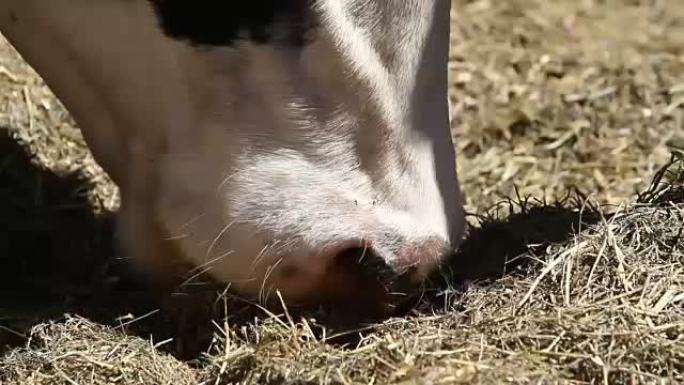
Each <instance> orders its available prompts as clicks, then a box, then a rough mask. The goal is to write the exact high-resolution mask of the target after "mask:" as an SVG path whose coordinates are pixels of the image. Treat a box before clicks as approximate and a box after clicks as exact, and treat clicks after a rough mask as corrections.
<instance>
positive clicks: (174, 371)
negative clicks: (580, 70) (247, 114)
mask: <svg viewBox="0 0 684 385" xmlns="http://www.w3.org/2000/svg"><path fill="white" fill-rule="evenodd" d="M682 161H683V160H682V159H681V157H676V158H675V159H674V162H673V163H672V164H671V165H670V166H668V167H667V168H665V169H664V170H663V171H662V172H660V173H658V176H657V177H656V179H655V181H654V183H653V187H652V188H651V189H649V191H651V192H654V191H660V192H663V191H680V190H678V189H681V187H682V185H681V184H679V185H676V184H673V181H679V182H681V181H682V176H683V175H682V173H681V171H682V165H683V163H682ZM663 176H666V177H663ZM668 181H669V182H668ZM647 196H650V197H651V198H650V199H649V198H647ZM664 196H665V195H664V194H661V193H652V194H650V195H648V194H642V199H641V201H640V202H637V203H635V204H633V205H630V206H629V207H618V208H617V209H616V210H615V211H614V212H612V213H611V214H610V215H605V216H598V217H596V218H594V219H595V221H596V223H595V224H593V225H586V226H588V227H586V228H585V229H584V230H583V231H582V232H580V233H578V234H575V235H573V236H571V237H570V239H569V240H566V241H564V242H556V241H558V240H557V239H550V240H548V241H547V242H544V243H543V245H542V244H541V243H536V244H532V245H530V247H528V248H527V251H525V252H523V253H521V254H520V255H516V256H513V257H514V258H512V260H513V261H514V262H515V263H514V264H511V263H512V262H513V261H511V260H509V261H508V263H509V267H508V268H507V273H506V274H505V275H504V276H503V277H502V278H499V279H496V280H483V281H470V282H468V283H466V284H465V285H464V287H463V288H462V289H460V290H455V289H447V290H442V291H440V292H439V293H438V294H436V295H435V296H433V297H432V298H426V300H425V301H423V302H422V303H421V304H419V305H418V306H417V307H416V308H415V309H414V310H413V311H412V312H411V314H409V315H408V316H405V317H397V318H393V319H390V320H387V321H386V322H384V323H382V324H379V325H371V326H368V327H367V328H365V329H360V330H356V331H347V332H341V333H342V334H345V333H346V334H347V336H349V335H356V336H357V337H358V339H357V340H356V342H354V343H347V344H340V343H339V342H338V341H340V340H341V338H342V337H343V336H341V335H335V334H334V332H332V331H329V330H325V329H321V326H320V325H318V324H317V322H316V320H314V319H312V318H307V316H303V317H301V318H294V317H292V316H290V314H289V313H288V312H283V314H282V315H277V316H276V315H273V314H270V315H269V314H267V313H264V314H265V315H264V316H259V317H256V318H255V319H254V320H253V321H252V322H249V323H241V324H237V323H236V324H232V323H231V322H232V321H231V320H230V319H227V320H225V322H223V323H221V322H217V323H216V324H215V327H216V328H217V329H216V330H217V333H216V335H215V338H214V341H213V343H212V345H211V347H210V348H209V350H208V352H207V353H206V354H205V355H203V357H202V358H201V359H200V360H199V361H200V362H199V363H198V364H197V365H195V366H194V367H192V368H191V367H190V366H188V365H186V364H185V363H182V362H179V361H177V360H175V359H173V358H170V357H168V356H166V355H164V354H160V353H158V351H157V349H156V347H155V345H154V344H153V343H151V342H149V341H146V340H143V339H140V338H137V337H128V336H126V335H124V334H122V333H119V332H115V331H112V330H111V329H108V328H105V327H103V326H99V325H95V324H93V323H90V322H88V321H86V320H83V319H79V318H67V320H66V322H64V323H61V324H54V323H53V324H48V325H39V326H37V327H36V328H35V329H34V330H33V332H32V337H31V340H30V341H29V343H28V345H27V347H26V348H24V349H19V350H15V351H14V352H12V353H10V354H9V355H7V356H6V357H4V358H2V359H1V360H0V373H1V374H0V379H1V380H2V383H3V384H4V383H10V384H22V385H23V384H42V383H45V384H47V383H50V384H77V383H89V384H110V383H119V384H125V383H141V384H165V383H174V384H184V383H202V384H233V383H244V384H274V383H297V384H318V383H329V384H354V383H401V384H423V383H425V384H437V383H456V384H458V383H462V384H473V383H480V384H501V383H516V384H517V383H519V384H527V383H531V382H535V383H567V384H575V383H597V384H598V383H605V384H608V383H611V384H614V383H615V384H617V383H625V384H627V383H681V382H682V381H684V237H682V233H683V229H684V201H683V200H681V199H678V200H674V199H670V200H665V199H664V198H663V197H664ZM679 197H680V198H681V195H679ZM558 210H559V208H558V207H556V208H555V209H554V211H552V212H557V211H558ZM526 212H528V213H533V214H534V213H538V211H535V210H533V209H532V208H529V207H528V209H527V210H526ZM570 212H576V208H570ZM516 215H521V212H520V211H518V212H517V213H514V214H513V215H512V216H509V217H508V218H515V217H516ZM534 215H537V214H534ZM508 218H502V219H501V222H500V223H498V226H500V228H504V227H505V226H506V224H507V223H508V224H509V225H510V226H513V227H515V228H518V227H519V223H521V222H519V221H520V219H516V221H517V222H515V221H514V222H506V219H508ZM536 218H537V220H539V221H540V222H539V224H537V225H535V226H533V228H537V227H539V226H540V224H543V223H544V222H543V221H544V220H545V219H544V217H543V215H542V216H537V217H536ZM528 220H531V219H529V218H528ZM491 221H492V219H491V218H490V220H489V222H486V224H485V225H484V227H486V226H491ZM511 223H513V224H512V225H511ZM478 231H483V230H481V229H474V230H473V231H472V234H471V236H470V238H469V239H470V240H472V239H475V240H477V242H479V243H480V247H479V248H478V247H477V245H471V246H470V248H469V249H468V250H469V251H467V253H474V254H473V255H461V256H458V257H457V258H465V259H467V258H476V257H479V258H485V259H486V258H494V257H497V256H496V255H492V254H488V251H491V250H493V252H494V253H499V252H500V248H488V245H490V244H492V243H496V242H497V241H498V240H497V239H485V238H483V237H477V236H476V235H477V234H478ZM537 240H538V241H540V242H541V241H542V240H541V239H537ZM437 303H440V305H435V304H437ZM169 381H170V382H169Z"/></svg>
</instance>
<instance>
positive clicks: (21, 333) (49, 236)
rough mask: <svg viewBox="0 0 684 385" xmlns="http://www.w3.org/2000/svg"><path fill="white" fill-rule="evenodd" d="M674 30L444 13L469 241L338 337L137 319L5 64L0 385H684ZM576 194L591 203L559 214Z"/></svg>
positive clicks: (51, 140) (66, 140)
mask: <svg viewBox="0 0 684 385" xmlns="http://www.w3.org/2000/svg"><path fill="white" fill-rule="evenodd" d="M682 20H684V3H680V2H677V1H669V2H668V1H660V0H654V1H641V0H607V1H592V0H577V1H570V0H567V1H556V2H553V3H549V2H544V1H542V0H510V1H497V2H495V1H487V0H476V1H466V0H455V1H454V24H453V30H454V37H453V41H452V43H453V49H452V58H451V64H450V71H451V82H452V87H451V97H452V100H453V101H454V107H455V108H454V118H455V119H454V123H453V125H454V127H455V134H456V135H457V147H458V151H459V159H458V161H459V173H460V180H461V183H462V185H463V187H464V192H465V196H466V203H467V205H468V208H469V210H470V211H472V212H473V213H477V214H476V215H473V216H472V217H471V219H472V221H471V222H472V223H473V227H472V229H470V232H469V234H468V238H467V241H466V243H465V244H464V247H463V248H462V250H461V252H460V253H459V254H458V255H455V256H454V257H453V258H452V259H451V260H450V261H449V262H448V264H447V265H446V266H445V267H448V268H445V269H444V270H443V271H442V274H440V275H437V276H435V277H433V280H432V283H431V286H429V287H427V288H426V291H425V293H424V297H423V298H421V300H420V301H418V302H417V304H416V306H415V308H413V309H411V310H410V312H409V314H407V315H403V316H397V317H395V318H392V319H389V320H387V321H386V322H384V323H382V324H379V325H371V326H369V327H367V328H365V329H362V330H356V331H347V332H343V331H339V330H333V329H330V328H329V327H325V326H323V321H324V320H323V318H322V315H321V314H320V313H319V312H311V311H308V312H307V311H305V312H303V313H295V312H288V313H284V314H281V315H277V316H276V315H273V314H269V313H266V312H264V311H262V310H261V309H259V308H254V307H250V306H247V307H248V308H249V311H248V312H245V314H242V313H243V312H244V309H243V308H244V307H245V304H244V303H242V302H239V301H237V300H234V299H228V298H226V297H222V296H219V299H223V300H224V301H218V302H211V301H209V305H208V306H207V307H208V308H209V311H208V312H209V313H212V314H211V317H208V318H206V319H205V318H203V317H201V316H197V317H194V318H193V317H186V318H182V320H181V321H178V320H177V319H176V318H175V316H174V315H172V314H169V313H167V312H166V311H160V310H155V311H153V312H149V311H150V308H149V306H152V307H153V308H154V309H156V307H155V306H156V304H155V303H154V302H151V303H148V302H146V301H147V300H144V301H143V299H142V298H140V295H139V292H137V291H135V290H134V289H132V288H128V287H127V286H126V285H125V284H122V283H119V282H118V280H119V279H120V277H119V276H117V275H112V273H111V272H109V270H108V269H107V265H108V264H109V263H111V261H110V260H109V259H110V255H111V246H110V245H109V241H108V240H105V241H102V239H101V238H102V237H105V238H106V234H110V235H111V230H110V229H109V227H108V224H107V222H106V221H103V220H102V219H100V218H99V217H97V216H93V215H92V213H93V211H95V212H96V213H102V212H106V211H108V210H113V209H114V208H115V207H116V201H117V197H116V189H115V188H114V187H113V186H112V185H111V183H110V182H109V181H108V179H107V178H106V176H104V175H103V174H102V172H101V170H99V168H98V167H97V166H96V165H95V164H94V162H93V161H92V158H91V157H90V155H89V154H88V152H87V150H85V148H84V145H83V142H82V139H81V138H80V135H79V133H78V131H77V130H76V129H75V127H74V125H73V123H72V122H71V120H70V119H69V117H68V115H67V114H66V113H65V112H64V110H63V109H62V108H61V106H60V105H59V104H58V102H56V101H55V99H54V97H53V96H52V95H51V94H50V93H49V92H48V91H47V90H46V89H45V87H44V86H43V85H42V83H41V82H40V80H39V79H38V78H37V77H36V76H35V74H33V73H32V72H31V71H30V70H29V69H28V68H27V67H26V66H25V65H24V64H23V63H22V62H21V61H20V60H18V59H17V57H16V56H15V55H14V54H13V53H12V52H11V51H10V50H9V48H8V47H7V46H6V45H4V44H0V50H2V51H0V89H2V90H3V92H2V93H0V123H1V124H0V126H7V127H9V128H10V132H11V135H12V139H11V140H10V142H11V145H10V146H9V147H5V146H4V144H3V146H2V147H1V148H2V149H3V150H2V153H1V154H0V166H2V167H0V182H1V183H0V193H2V194H1V195H0V197H2V199H0V203H1V205H0V210H2V211H1V212H0V224H3V223H4V224H3V226H4V227H3V228H6V229H8V230H10V231H12V233H11V234H13V235H12V238H11V239H10V238H8V239H3V238H2V233H3V232H2V228H0V249H2V248H3V247H4V245H9V246H8V247H7V250H10V251H11V256H10V254H8V255H7V256H5V255H1V254H0V273H2V279H0V345H1V344H5V343H9V342H12V344H11V345H8V349H7V350H6V352H5V353H3V355H2V356H1V358H0V384H2V385H5V384H12V385H15V384H17V385H28V384H56V385H61V384H69V385H73V384H94V385H100V384H102V385H104V384H186V383H187V384H191V383H201V384H232V383H242V384H276V383H278V384H280V383H297V384H319V383H321V384H325V383H327V384H375V383H377V384H382V383H397V384H440V383H449V384H459V383H460V384H474V383H479V384H502V383H510V384H528V383H537V384H585V383H586V384H637V383H638V384H674V383H684V257H683V253H684V240H683V239H682V234H683V232H684V230H682V229H684V159H683V158H682V156H681V155H678V154H677V153H675V155H674V156H673V159H672V163H671V164H670V165H669V166H668V167H666V168H664V169H662V170H660V171H659V170H658V167H659V166H658V165H661V164H665V163H666V162H667V159H668V156H670V155H669V154H670V152H671V151H672V150H673V149H676V148H679V147H684V145H682V143H683V142H682V140H684V139H683V138H684V133H683V132H684V131H683V130H682V129H683V128H684V126H682V121H683V120H682V114H684V108H682V107H684V86H682V84H684V22H682ZM2 143H4V142H1V143H0V144H2ZM17 143H19V144H20V145H21V146H23V149H26V150H27V151H28V153H29V155H31V159H30V160H29V159H25V155H24V154H23V152H22V151H19V149H17V148H15V147H17V146H16V144H17ZM28 163H31V165H28ZM74 173H77V174H78V175H80V176H79V178H72V177H71V176H70V175H73V174H74ZM20 174H21V175H20ZM653 175H655V179H654V180H652V181H651V180H650V179H649V178H650V177H651V176H653ZM84 179H85V180H86V181H87V182H84ZM514 182H515V183H514ZM2 183H6V184H7V185H6V186H5V185H4V184H2ZM15 186H20V188H15ZM574 187H578V188H580V189H581V190H582V191H583V192H585V193H587V192H591V194H587V195H588V197H585V196H583V195H581V194H575V193H571V194H570V197H571V198H572V199H565V200H564V199H561V200H560V201H557V200H556V199H554V198H555V197H558V196H561V197H562V196H565V194H567V193H568V191H573V188H574ZM636 191H642V193H641V194H637V193H636ZM83 195H86V196H87V197H88V200H85V199H84V197H83ZM527 196H533V197H536V201H535V200H534V199H532V200H528V199H527V198H525V197H527ZM502 197H503V198H508V199H503V198H502ZM509 197H512V199H511V198H509ZM502 199H503V203H501V201H502ZM547 201H548V202H552V203H548V204H547V203H545V202H547ZM553 202H558V203H553ZM589 202H593V203H592V204H589ZM623 202H634V203H623ZM65 207H66V208H65ZM93 208H94V209H93ZM64 210H66V211H64ZM2 213H4V214H2ZM26 217H29V220H27V219H26ZM65 218H68V220H67V219H65ZM2 219H5V220H6V221H5V222H6V223H5V222H3V221H2ZM17 224H21V231H20V233H21V234H23V235H21V234H19V232H17V230H16V228H17V227H16V226H17ZM17 234H19V235H17ZM36 234H38V235H40V237H41V238H40V240H43V241H32V240H31V239H32V238H31V237H35V236H36ZM59 234H66V235H59ZM103 234H104V235H103ZM20 235H21V236H20ZM17 237H18V238H17ZM16 239H19V240H21V244H20V245H17V244H16V242H15V243H12V241H13V240H16ZM28 243H30V245H28V246H30V247H28V246H27V245H26V244H28ZM27 247H28V248H27ZM55 250H57V251H55ZM0 251H2V250H0ZM62 254H64V255H62ZM41 256H42V257H46V256H47V257H46V258H48V257H49V260H51V259H52V258H56V259H57V260H58V261H59V262H58V263H55V264H52V265H50V264H49V263H47V261H48V259H40V257H41ZM67 260H72V261H74V262H73V263H71V264H67V263H64V261H67ZM103 260H104V261H103ZM36 261H38V262H36ZM38 264H41V265H45V266H47V267H46V269H45V271H40V272H39V273H40V274H38V273H37V272H36V270H35V268H36V266H37V265H38ZM8 266H9V267H10V268H8ZM72 270H73V271H75V272H76V273H77V274H76V273H74V274H72ZM67 272H69V273H67ZM55 276H59V277H55ZM66 282H69V284H66ZM445 283H447V284H448V285H447V286H445V285H444V284H445ZM122 285H123V286H122ZM113 287H114V288H116V289H113ZM121 287H123V288H125V290H123V291H122V289H121ZM126 290H128V291H126ZM27 293H28V294H27ZM212 299H214V298H212ZM193 301H194V300H193V299H192V298H187V299H186V302H193ZM224 306H225V307H227V313H228V314H229V315H230V317H227V318H226V317H221V316H217V314H223V313H225V312H226V311H225V310H223V307H224ZM183 307H184V305H182V306H181V308H183ZM217 309H218V311H217ZM64 312H72V313H75V314H80V316H68V317H66V318H62V317H61V314H62V313H64ZM128 313H132V314H128ZM191 313H192V311H191ZM121 315H126V317H124V318H119V316H121ZM82 316H85V317H86V318H83V317H82ZM91 320H92V321H91ZM95 320H96V321H97V322H94V321H95ZM122 320H124V321H122ZM212 320H213V321H212ZM30 325H36V326H34V327H33V328H32V329H31V328H30ZM105 325H109V326H105ZM337 333H343V335H339V334H337ZM212 335H213V337H212ZM139 336H142V337H139ZM10 337H12V338H10ZM25 337H26V338H25ZM169 337H173V340H172V341H169V340H168V338H169ZM17 344H19V345H20V346H19V347H16V346H17ZM193 344H194V345H193ZM190 345H192V346H191V347H190V348H188V346H190ZM13 347H14V348H13ZM187 349H190V350H193V351H195V353H186V352H184V350H187ZM198 351H199V352H204V353H203V354H199V355H198V354H196V352H198ZM166 352H171V353H173V354H174V355H175V356H176V357H175V358H174V357H173V356H170V355H167V354H166ZM188 356H189V357H191V358H194V359H193V360H190V359H188Z"/></svg>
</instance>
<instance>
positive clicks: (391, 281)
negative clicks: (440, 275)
mask: <svg viewBox="0 0 684 385" xmlns="http://www.w3.org/2000/svg"><path fill="white" fill-rule="evenodd" d="M430 247H431V248H432V249H434V247H435V245H434V244H432V243H431V244H430ZM432 249H429V250H428V249H426V246H425V244H424V243H421V244H420V245H417V244H409V245H407V246H405V247H403V248H402V249H400V252H399V253H397V254H396V256H395V257H394V258H393V259H391V260H390V262H388V259H386V258H382V257H381V256H380V255H379V253H377V252H375V251H374V250H373V249H372V248H370V247H354V248H348V249H344V250H342V251H341V252H339V253H338V254H337V256H336V257H335V258H334V260H333V264H332V266H330V270H329V273H328V274H327V276H326V277H325V279H324V282H323V285H322V287H321V289H322V292H321V294H323V296H324V297H325V298H327V300H328V303H329V304H330V305H331V306H332V308H333V309H334V310H333V312H334V313H336V314H337V316H338V317H345V318H348V317H352V318H354V319H357V320H358V319H366V320H374V319H375V320H377V319H381V318H383V317H387V316H390V315H393V314H395V313H396V310H397V309H398V308H400V307H401V306H403V305H404V303H405V302H406V301H409V300H411V299H412V297H413V296H412V295H413V294H415V293H417V292H418V289H419V288H420V284H421V283H422V279H420V277H419V275H420V269H421V265H422V264H421V258H424V256H423V255H420V253H421V252H424V251H426V250H427V251H430V250H432Z"/></svg>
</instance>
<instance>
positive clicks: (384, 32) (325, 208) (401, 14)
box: [153, 0, 463, 301]
mask: <svg viewBox="0 0 684 385" xmlns="http://www.w3.org/2000/svg"><path fill="white" fill-rule="evenodd" d="M226 3H230V2H226ZM256 3H263V2H260V1H256ZM267 3H269V6H268V7H266V8H264V9H258V8H259V7H256V8H255V9H252V10H251V11H250V12H249V13H248V14H246V15H243V16H244V17H243V18H241V17H239V15H237V16H236V15H235V14H234V15H233V17H232V19H231V22H230V23H229V25H226V24H225V23H224V24H221V22H220V18H219V17H218V15H221V14H223V15H226V14H227V13H226V12H228V14H229V13H230V12H240V10H237V9H232V10H222V9H221V7H219V8H216V9H205V10H204V11H201V12H199V11H196V10H195V13H193V12H189V13H188V12H186V13H184V12H183V11H184V10H185V11H187V9H188V8H191V7H196V6H199V5H198V3H196V2H187V1H185V0H178V1H168V0H167V1H163V0H160V1H156V2H153V4H154V8H155V10H156V13H157V16H158V17H159V19H160V20H161V23H160V24H161V25H162V26H163V28H164V30H165V33H166V34H167V36H170V37H171V38H173V39H174V40H176V41H178V44H184V45H186V46H187V47H188V48H187V50H188V52H192V55H193V69H194V71H193V72H192V74H191V76H192V79H191V81H190V82H189V84H191V86H190V91H189V94H190V96H191V97H190V99H191V100H192V101H193V103H195V107H194V110H193V112H194V125H193V127H191V128H188V130H185V131H183V130H180V131H179V132H175V133H173V134H171V135H169V137H168V148H167V153H166V155H165V160H164V161H163V162H162V165H163V166H162V167H164V172H163V173H162V181H163V184H162V186H163V187H162V188H160V189H159V191H160V196H159V199H158V200H156V201H155V205H156V207H155V210H156V214H155V215H157V216H158V220H159V222H160V223H161V224H162V226H163V227H164V229H165V232H166V233H167V234H168V236H169V238H171V239H175V242H176V243H177V245H178V247H179V249H180V250H181V253H182V254H183V255H184V256H186V257H188V258H189V259H190V260H191V261H192V262H193V263H194V264H195V265H198V266H203V267H206V268H207V270H208V272H209V274H210V275H212V276H213V277H215V278H216V279H218V280H220V281H224V282H230V283H231V285H232V287H233V288H235V289H237V291H239V292H242V293H246V294H250V295H260V296H262V297H263V296H269V295H272V294H273V293H274V290H275V289H278V290H280V291H281V292H282V293H283V294H284V296H285V297H286V298H287V299H290V300H292V301H299V300H310V299H320V297H322V296H323V297H324V296H328V295H330V296H345V295H347V296H348V295H352V296H354V295H359V294H360V293H359V290H358V289H359V288H360V287H362V286H363V285H365V284H363V285H362V284H360V283H359V279H360V278H359V276H357V274H360V275H361V276H363V275H364V274H365V275H366V276H368V275H370V276H378V277H379V276H382V277H384V278H383V279H380V280H379V281H380V284H386V283H388V282H391V281H393V279H394V278H396V277H398V276H404V278H408V280H409V281H412V282H413V283H419V282H420V281H421V280H422V279H423V278H424V277H425V276H426V275H427V274H428V273H429V272H431V271H432V270H433V269H435V268H436V267H437V266H438V265H439V263H440V261H441V260H442V259H443V258H444V257H445V256H446V255H447V254H448V253H450V252H451V251H453V250H454V249H455V247H456V246H457V245H458V243H459V241H460V237H461V234H462V231H463V213H462V208H461V200H460V192H459V187H458V183H457V180H456V172H455V158H454V148H453V144H452V139H451V133H450V127H449V113H448V101H447V60H448V49H449V47H448V45H449V9H450V4H449V1H448V0H437V1H428V0H393V1H373V0H344V1H339V0H319V1H315V2H311V1H292V2H288V3H289V5H287V6H283V5H278V4H280V3H282V2H281V1H274V2H267ZM271 3H272V4H271ZM182 4H185V5H182ZM227 7H228V8H236V7H231V6H227ZM222 12H223V13H222ZM184 15H185V16H184ZM189 15H195V17H198V19H197V20H199V21H196V23H197V24H196V25H195V27H193V25H190V24H192V23H190V24H189V21H188V20H187V17H190V16H189ZM203 22H204V23H205V26H204V28H202V27H199V25H200V24H201V23H203ZM364 261H365V262H364ZM366 262H367V263H366ZM357 266H358V268H357ZM369 266H370V267H369ZM363 287H364V288H366V289H367V288H368V287H367V286H363ZM366 289H363V290H366ZM363 290H362V291H363ZM368 290H371V289H368ZM361 295H364V296H365V295H370V294H367V293H366V294H361Z"/></svg>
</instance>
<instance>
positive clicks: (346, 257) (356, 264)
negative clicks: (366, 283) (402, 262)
mask: <svg viewBox="0 0 684 385" xmlns="http://www.w3.org/2000/svg"><path fill="white" fill-rule="evenodd" d="M334 265H336V268H341V269H343V270H345V271H347V272H350V273H355V274H359V275H360V276H366V277H373V278H376V279H377V280H378V281H380V282H386V281H387V279H388V278H389V277H390V275H392V274H393V270H392V267H391V266H389V265H388V264H387V262H386V261H385V260H384V259H382V258H381V257H380V256H379V255H378V254H377V253H375V252H374V251H373V249H372V248H370V247H350V248H347V249H344V250H342V251H341V252H340V253H338V254H337V256H336V257H335V262H334Z"/></svg>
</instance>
